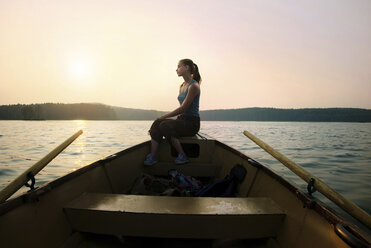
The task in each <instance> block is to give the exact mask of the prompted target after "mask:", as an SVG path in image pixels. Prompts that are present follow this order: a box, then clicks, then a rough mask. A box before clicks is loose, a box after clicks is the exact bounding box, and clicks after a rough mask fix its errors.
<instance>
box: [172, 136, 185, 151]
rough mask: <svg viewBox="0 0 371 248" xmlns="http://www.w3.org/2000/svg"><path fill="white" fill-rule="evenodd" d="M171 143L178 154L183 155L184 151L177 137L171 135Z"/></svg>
mask: <svg viewBox="0 0 371 248" xmlns="http://www.w3.org/2000/svg"><path fill="white" fill-rule="evenodd" d="M171 143H172V144H173V146H174V148H175V150H176V151H177V152H178V154H182V155H185V152H184V150H183V147H182V145H181V144H180V141H179V139H177V138H174V137H171Z"/></svg>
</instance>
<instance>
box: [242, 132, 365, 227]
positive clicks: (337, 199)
mask: <svg viewBox="0 0 371 248" xmlns="http://www.w3.org/2000/svg"><path fill="white" fill-rule="evenodd" d="M243 134H244V135H246V136H247V137H248V138H249V139H251V140H252V141H254V142H255V143H256V144H257V145H258V146H260V147H261V148H263V149H264V150H265V151H266V152H268V153H269V154H270V155H272V156H273V157H275V158H276V159H277V160H278V161H280V162H281V163H282V164H283V165H285V166H286V167H287V168H289V169H290V170H291V171H292V172H294V173H295V174H296V175H298V176H299V177H301V178H302V179H303V180H304V181H306V182H307V183H309V181H310V180H311V179H312V178H313V179H314V187H315V188H316V189H317V190H318V191H319V192H321V193H322V194H323V195H324V196H326V197H327V198H328V199H330V200H331V201H332V202H334V203H335V204H337V205H338V206H339V207H341V208H342V209H343V210H345V211H346V212H347V213H348V214H350V215H351V216H353V217H354V218H356V219H357V220H359V221H360V222H362V223H363V224H365V225H366V226H367V227H368V228H371V216H370V215H369V214H368V213H366V211H364V210H363V209H361V208H360V207H358V206H357V205H355V204H354V203H352V202H351V201H349V200H348V199H346V198H345V197H344V196H342V195H340V194H339V193H337V192H336V191H335V190H333V189H332V188H330V187H329V186H327V185H326V184H325V183H324V182H322V181H321V180H319V179H318V178H317V177H315V176H313V175H312V174H310V173H309V172H307V171H306V170H304V169H303V168H301V167H300V166H299V165H297V164H295V163H294V162H293V161H291V160H290V159H288V158H287V157H285V156H284V155H283V154H281V153H279V152H278V151H276V150H275V149H273V148H272V147H270V146H269V145H268V144H266V143H264V142H263V141H262V140H260V139H259V138H257V137H255V136H254V135H252V134H251V133H249V132H248V131H244V132H243Z"/></svg>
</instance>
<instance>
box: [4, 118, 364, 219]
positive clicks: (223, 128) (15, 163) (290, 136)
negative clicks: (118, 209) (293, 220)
mask: <svg viewBox="0 0 371 248" xmlns="http://www.w3.org/2000/svg"><path fill="white" fill-rule="evenodd" d="M151 123H152V122H151V121H79V120H77V121H0V189H1V188H3V187H5V185H6V184H7V183H9V182H10V181H11V180H12V179H14V178H15V177H17V176H18V175H19V174H21V173H22V172H23V171H24V170H25V169H27V168H28V167H30V166H31V165H32V164H34V163H35V162H36V161H38V160H39V159H40V158H42V157H43V156H44V155H46V154H47V153H48V152H49V151H51V150H53V149H54V148H55V147H56V146H58V145H59V144H60V143H62V142H63V141H64V140H66V139H67V138H68V137H70V136H71V135H72V134H74V133H75V132H77V131H78V130H80V129H83V131H84V133H83V134H82V135H81V136H80V137H79V138H77V140H75V141H74V142H73V143H72V144H71V145H70V146H69V147H68V148H67V149H66V150H65V151H63V152H62V153H61V154H60V155H59V156H58V157H57V158H55V159H54V160H53V161H52V162H51V163H50V164H49V165H48V166H47V167H46V168H44V169H43V170H42V171H41V172H40V173H39V174H38V175H37V176H36V180H37V183H36V185H40V184H43V183H46V182H49V181H51V180H53V179H56V178H58V177H60V176H62V175H64V174H66V173H68V172H71V171H73V170H76V169H78V168H80V167H82V166H84V165H87V164H89V163H91V162H94V161H96V160H98V159H101V158H103V157H106V156H108V155H110V154H113V153H116V152H118V151H121V150H123V149H125V148H128V147H130V146H133V145H135V144H138V143H140V142H143V141H146V140H149V138H150V137H149V135H148V129H149V128H150V126H151ZM244 130H247V131H249V132H251V133H252V134H254V135H255V136H257V137H259V138H260V139H261V140H263V141H265V142H266V143H268V144H270V145H271V146H272V147H273V148H275V149H277V150H278V151H279V152H281V153H283V154H284V155H286V156H287V157H289V158H290V159H291V160H293V161H295V162H296V163H297V164H299V165H301V166H302V167H304V168H305V169H306V170H307V171H309V172H310V173H312V174H314V175H315V176H317V177H318V178H320V179H321V180H322V181H324V182H326V183H327V184H328V185H329V186H330V187H332V188H333V189H335V190H336V191H338V192H339V193H341V194H342V195H344V196H345V197H346V198H348V199H349V200H351V201H353V202H354V203H356V204H357V205H358V206H360V207H361V208H363V209H364V210H366V211H367V212H368V213H371V194H370V193H371V123H323V122H217V121H215V122H214V121H210V122H202V123H201V131H200V132H202V133H204V134H207V135H209V136H211V137H214V138H216V139H218V140H219V141H221V142H223V143H226V144H227V145H229V146H231V147H233V148H235V149H237V150H240V151H241V152H243V153H245V154H246V155H248V156H250V157H252V158H254V159H255V160H257V161H259V162H261V163H262V164H264V165H266V166H268V167H269V168H271V169H272V170H273V171H275V172H277V173H278V174H280V175H281V176H283V177H285V178H286V179H288V180H289V181H291V182H293V183H294V184H296V185H298V186H299V187H300V188H301V189H305V188H306V183H304V181H302V180H301V179H300V178H298V177H297V176H296V175H294V174H293V173H291V172H290V171H289V170H288V169H286V167H284V166H283V165H281V164H280V163H279V162H277V161H276V160H275V159H274V158H273V157H271V156H270V155H269V154H267V153H266V152H265V151H263V150H262V149H261V148H259V147H258V146H257V145H255V144H254V143H253V142H252V141H250V140H249V139H248V138H246V137H245V136H244V135H243V134H242V131H244ZM26 189H27V188H25V187H23V189H22V190H21V191H25V190H26ZM18 193H19V192H18ZM314 195H315V196H316V197H319V198H320V199H321V200H322V201H324V202H326V203H328V204H329V205H330V206H331V207H334V206H333V204H331V203H329V202H328V201H327V200H326V199H324V198H323V197H322V196H321V195H320V194H319V193H315V194H314ZM334 208H335V209H336V210H338V209H337V208H336V207H334ZM338 211H339V210H338ZM340 212H341V211H340Z"/></svg>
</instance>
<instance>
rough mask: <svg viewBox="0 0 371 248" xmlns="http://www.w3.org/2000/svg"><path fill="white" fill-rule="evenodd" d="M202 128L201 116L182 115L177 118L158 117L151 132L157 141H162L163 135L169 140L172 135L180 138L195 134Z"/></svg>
mask: <svg viewBox="0 0 371 248" xmlns="http://www.w3.org/2000/svg"><path fill="white" fill-rule="evenodd" d="M199 130H200V117H197V116H185V115H180V116H178V117H177V119H176V120H173V119H157V120H155V121H154V122H153V124H152V126H151V129H150V130H149V134H150V135H151V138H152V139H154V140H155V141H157V142H159V143H160V142H161V140H162V137H165V138H166V139H167V140H168V141H170V140H171V137H174V138H179V137H186V136H193V135H195V134H196V133H197V132H198V131H199Z"/></svg>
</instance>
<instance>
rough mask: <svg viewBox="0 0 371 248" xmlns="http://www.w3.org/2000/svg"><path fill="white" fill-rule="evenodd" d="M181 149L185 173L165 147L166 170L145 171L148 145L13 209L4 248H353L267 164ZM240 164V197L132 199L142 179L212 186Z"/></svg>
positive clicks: (326, 215) (205, 147) (205, 148)
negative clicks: (172, 173)
mask: <svg viewBox="0 0 371 248" xmlns="http://www.w3.org/2000/svg"><path fill="white" fill-rule="evenodd" d="M181 143H182V146H183V148H184V150H185V151H186V153H187V155H188V157H189V158H190V162H189V163H187V164H185V165H175V164H174V159H175V157H176V155H177V154H176V152H175V150H174V148H172V147H171V146H170V145H169V144H168V143H167V142H166V141H165V140H164V142H163V143H162V144H161V145H160V149H159V155H158V160H159V162H158V163H157V164H155V165H153V166H144V165H143V160H144V158H145V156H146V155H147V154H148V153H149V148H150V143H149V142H144V143H141V144H138V145H136V146H133V147H131V148H129V149H126V150H123V151H121V152H119V153H117V154H114V155H111V156H109V157H107V158H104V159H101V160H99V161H97V162H94V163H92V164H90V165H87V166H85V167H82V168H81V169H79V170H76V171H74V172H72V173H69V174H67V175H65V176H63V177H61V178H58V179H57V180H55V181H52V182H50V183H47V184H45V185H43V186H40V187H38V188H36V189H35V190H33V191H31V192H29V193H26V194H24V195H22V196H19V197H17V198H13V199H11V200H8V201H7V202H6V203H4V204H2V205H1V206H0V215H1V223H0V230H1V233H2V234H0V235H2V240H3V241H2V242H4V239H3V237H4V236H3V235H6V239H5V246H4V247H26V246H27V245H28V244H33V246H35V247H68V248H71V247H76V248H82V247H272V248H276V247H349V244H347V243H346V242H345V241H343V239H342V238H341V237H339V235H338V234H337V233H336V231H335V228H334V227H335V226H336V225H337V224H339V223H343V220H342V219H341V218H340V217H339V216H338V215H337V214H336V213H334V212H333V211H331V210H330V209H328V208H327V207H326V206H324V205H322V204H321V203H320V202H319V201H318V200H315V199H313V198H312V197H310V196H309V195H308V194H307V193H305V192H302V191H300V190H299V189H298V188H297V187H295V186H294V185H292V184H291V183H289V182H287V181H286V180H285V179H283V178H282V177H280V176H278V175H277V174H276V173H274V172H272V171H271V170H270V169H268V168H267V167H265V166H263V165H261V164H260V163H259V162H257V161H255V160H253V159H251V158H249V157H247V156H246V155H244V154H243V153H241V152H238V151H236V150H235V149H233V148H231V147H229V146H227V145H225V144H223V143H221V142H219V141H217V140H214V139H209V138H206V137H205V136H202V135H198V136H195V137H187V138H182V139H181ZM236 164H240V165H242V166H243V167H244V168H245V169H246V172H247V173H246V176H245V177H244V180H243V181H242V183H240V184H239V185H238V186H237V192H236V197H183V196H165V195H143V194H133V193H132V189H133V185H135V183H136V182H137V181H138V178H141V176H143V174H148V175H152V176H155V177H158V178H163V179H167V178H169V170H171V169H176V170H177V171H179V172H181V173H183V174H184V175H187V176H192V177H194V178H197V179H199V180H200V181H202V182H203V183H204V184H205V185H206V184H209V183H212V182H215V181H217V180H220V179H224V178H226V176H227V175H228V174H229V173H230V171H231V169H232V168H233V167H234V166H235V165H236ZM30 213H31V214H30ZM20 227H21V228H22V230H23V231H22V238H20V230H21V229H20ZM3 230H6V231H5V232H3ZM7 240H9V242H10V241H11V243H9V244H6V243H7Z"/></svg>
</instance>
